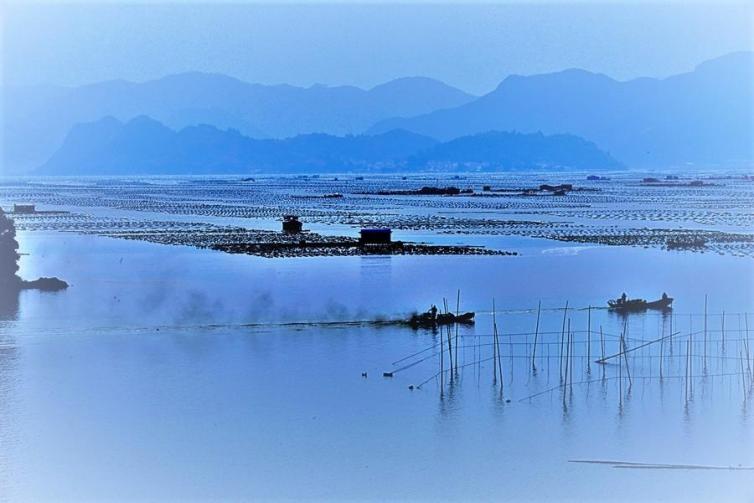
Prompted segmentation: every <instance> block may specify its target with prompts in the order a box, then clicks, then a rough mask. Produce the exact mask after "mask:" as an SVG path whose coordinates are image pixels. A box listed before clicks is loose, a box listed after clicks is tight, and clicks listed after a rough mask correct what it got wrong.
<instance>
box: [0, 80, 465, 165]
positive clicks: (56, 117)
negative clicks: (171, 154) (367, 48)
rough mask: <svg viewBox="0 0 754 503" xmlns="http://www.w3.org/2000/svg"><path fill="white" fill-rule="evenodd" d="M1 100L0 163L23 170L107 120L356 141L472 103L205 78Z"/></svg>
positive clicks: (30, 92) (412, 88) (425, 87)
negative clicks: (387, 122)
mask: <svg viewBox="0 0 754 503" xmlns="http://www.w3.org/2000/svg"><path fill="white" fill-rule="evenodd" d="M4 97H5V100H4V105H5V106H4V110H3V114H2V117H3V124H2V127H3V131H4V133H5V134H4V136H5V141H4V147H5V148H4V152H3V159H4V163H5V164H6V165H9V166H11V167H13V166H14V165H15V166H20V167H23V168H27V169H28V168H34V167H36V166H38V165H40V164H41V163H42V162H44V161H45V160H46V159H47V158H49V156H50V155H52V153H53V152H54V151H55V149H56V148H58V147H59V146H60V145H61V144H62V142H63V139H64V138H65V135H66V133H67V132H68V131H69V130H70V128H72V127H73V126H74V125H75V124H77V123H81V122H91V121H96V120H99V119H101V118H103V117H106V116H112V117H115V118H117V119H119V120H123V121H127V120H130V119H132V118H134V117H137V116H140V115H147V116H150V117H152V118H154V119H156V120H158V121H160V122H162V123H164V124H165V125H167V126H169V127H171V128H175V129H180V128H184V127H186V126H192V125H198V124H211V125H213V126H216V127H218V128H221V129H225V128H234V129H238V130H239V131H240V132H241V133H243V134H245V135H248V136H251V137H254V138H285V137H290V136H295V135H299V134H305V133H327V134H334V135H344V134H358V133H361V132H363V131H364V130H365V129H367V128H369V127H370V126H372V125H373V124H374V123H375V122H378V121H380V120H382V119H386V118H388V117H396V116H401V117H409V116H413V115H418V114H422V113H426V112H431V111H433V110H437V109H441V108H448V107H454V106H458V105H461V104H463V103H467V102H469V101H471V100H472V99H473V98H474V97H473V96H471V95H469V94H466V93H464V92H463V91H460V90H458V89H455V88H453V87H450V86H448V85H446V84H443V83H442V82H439V81H436V80H433V79H428V78H423V77H410V78H402V79H396V80H393V81H390V82H387V83H385V84H382V85H379V86H376V87H373V88H372V89H369V90H364V89H359V88H357V87H352V86H336V87H328V86H312V87H309V88H301V87H294V86H289V85H274V86H269V85H261V84H250V83H247V82H242V81H240V80H238V79H235V78H232V77H227V76H224V75H216V74H207V73H183V74H178V75H170V76H167V77H164V78H161V79H157V80H152V81H148V82H144V83H133V82H126V81H109V82H102V83H98V84H92V85H88V86H82V87H77V88H72V89H69V88H60V87H31V88H9V89H5V90H4Z"/></svg>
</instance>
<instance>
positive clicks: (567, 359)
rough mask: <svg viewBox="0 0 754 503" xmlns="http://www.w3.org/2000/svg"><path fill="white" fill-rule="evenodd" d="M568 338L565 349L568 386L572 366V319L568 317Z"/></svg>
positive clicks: (566, 381) (566, 382) (566, 383)
mask: <svg viewBox="0 0 754 503" xmlns="http://www.w3.org/2000/svg"><path fill="white" fill-rule="evenodd" d="M567 334H568V335H567V339H566V349H565V351H566V352H565V381H564V382H565V385H566V387H568V367H569V366H570V365H569V363H570V355H571V319H570V318H568V332H567ZM563 391H565V388H563Z"/></svg>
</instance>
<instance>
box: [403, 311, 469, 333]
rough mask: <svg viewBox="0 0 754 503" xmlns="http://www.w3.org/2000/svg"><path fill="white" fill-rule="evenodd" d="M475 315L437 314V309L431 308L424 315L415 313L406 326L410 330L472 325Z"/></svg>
mask: <svg viewBox="0 0 754 503" xmlns="http://www.w3.org/2000/svg"><path fill="white" fill-rule="evenodd" d="M474 316H475V313H473V312H468V313H462V314H457V315H456V314H453V313H438V312H437V309H435V308H433V309H430V310H429V311H427V312H426V313H416V314H413V315H412V316H411V318H409V320H408V324H409V325H411V327H412V328H436V327H438V326H442V325H452V324H456V323H457V324H461V325H472V324H473V323H474Z"/></svg>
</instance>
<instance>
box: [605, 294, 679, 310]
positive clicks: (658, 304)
mask: <svg viewBox="0 0 754 503" xmlns="http://www.w3.org/2000/svg"><path fill="white" fill-rule="evenodd" d="M672 304H673V297H668V295H667V294H666V293H663V294H662V297H661V298H660V299H658V300H652V301H647V300H644V299H629V298H627V297H626V294H625V293H624V294H623V295H622V296H620V297H618V298H617V299H615V300H608V301H607V305H608V306H609V308H610V309H612V310H615V311H621V312H639V311H646V310H648V309H656V310H660V311H665V310H667V309H671V308H672Z"/></svg>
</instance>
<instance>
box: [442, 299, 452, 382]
mask: <svg viewBox="0 0 754 503" xmlns="http://www.w3.org/2000/svg"><path fill="white" fill-rule="evenodd" d="M442 301H443V304H444V307H445V314H448V313H449V311H448V300H447V299H442ZM447 331H448V365H449V366H450V380H451V381H452V380H453V345H452V343H451V339H450V325H448V327H447ZM440 332H442V328H440Z"/></svg>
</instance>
